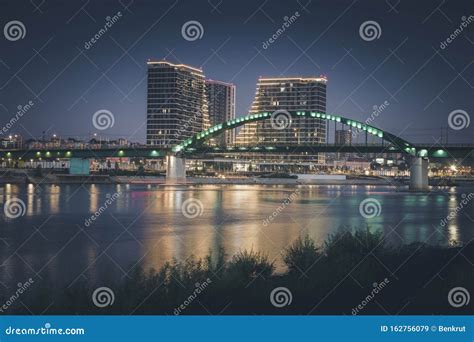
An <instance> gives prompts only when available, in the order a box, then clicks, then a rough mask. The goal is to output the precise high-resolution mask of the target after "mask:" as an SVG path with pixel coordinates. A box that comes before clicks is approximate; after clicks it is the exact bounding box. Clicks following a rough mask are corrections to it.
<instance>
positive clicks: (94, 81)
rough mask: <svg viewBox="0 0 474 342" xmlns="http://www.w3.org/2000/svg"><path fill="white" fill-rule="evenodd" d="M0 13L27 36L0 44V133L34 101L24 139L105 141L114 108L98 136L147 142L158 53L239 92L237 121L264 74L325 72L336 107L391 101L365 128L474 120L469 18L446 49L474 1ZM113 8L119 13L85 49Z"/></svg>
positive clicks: (248, 2) (22, 124) (251, 1)
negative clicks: (97, 122)
mask: <svg viewBox="0 0 474 342" xmlns="http://www.w3.org/2000/svg"><path fill="white" fill-rule="evenodd" d="M0 9H1V11H0V13H1V27H2V28H3V27H4V26H5V25H6V24H7V23H9V22H10V21H12V20H18V21H20V22H22V23H23V24H24V26H25V28H26V35H25V37H24V38H23V39H19V40H16V41H10V40H8V39H6V37H5V35H4V34H3V35H2V36H0V104H1V105H0V124H1V125H2V126H3V125H4V124H5V123H6V122H7V121H9V120H10V118H11V117H12V116H14V115H15V111H16V108H17V106H18V105H24V104H26V103H28V102H29V101H30V100H31V101H33V102H34V106H33V107H32V108H31V109H30V110H29V111H28V112H27V113H26V114H24V115H23V117H22V118H21V120H19V121H18V122H17V123H15V125H14V126H13V127H12V128H11V129H10V130H9V133H21V134H22V135H24V136H25V137H26V138H28V137H29V136H30V134H31V135H34V136H40V135H41V132H42V131H47V132H48V133H51V134H52V133H57V134H59V135H61V136H81V137H85V136H87V135H88V134H91V133H93V132H99V131H97V130H95V129H94V127H93V125H92V115H93V114H94V113H95V112H96V111H97V110H100V109H107V110H109V111H111V112H112V113H113V115H114V117H115V124H114V127H112V128H109V129H108V130H106V131H101V132H100V134H102V135H104V136H110V137H113V136H126V137H131V138H130V139H131V140H134V141H141V142H143V141H144V138H145V126H144V124H145V119H146V82H145V77H146V64H145V63H146V60H147V59H148V58H154V59H161V58H164V57H166V59H168V60H170V61H172V62H182V63H185V64H190V65H194V66H198V67H200V66H201V67H203V69H204V72H205V74H206V76H207V77H208V78H212V79H218V80H223V81H227V82H232V83H234V84H235V85H236V86H237V113H238V115H244V114H246V112H247V110H248V107H249V106H250V104H251V102H252V99H253V95H254V93H255V84H256V80H257V78H258V77H259V76H260V75H262V76H312V75H316V76H319V75H321V74H324V75H327V77H328V78H329V82H328V106H327V108H328V112H334V113H338V114H340V115H343V116H347V117H352V118H355V119H359V120H361V121H365V120H366V119H367V118H369V117H370V116H371V113H372V111H373V106H374V105H381V104H383V103H384V102H385V101H387V102H388V103H389V105H388V106H386V108H385V109H384V110H383V111H382V113H380V115H378V117H375V118H374V120H373V121H372V122H371V124H372V125H374V126H378V127H380V128H382V129H386V130H388V131H390V132H392V133H395V134H397V133H399V132H403V134H402V135H403V136H404V137H405V138H406V139H408V140H412V141H414V142H416V141H424V142H433V143H434V142H435V140H434V139H435V138H439V135H440V128H441V127H448V115H449V113H450V112H452V111H453V110H458V109H460V110H463V111H465V112H466V113H467V114H468V116H469V119H470V117H471V116H472V115H473V113H474V101H473V98H474V88H473V86H474V63H473V56H474V21H472V22H470V23H468V24H467V25H466V27H463V31H462V32H461V33H460V34H457V35H456V37H455V39H454V40H453V41H452V42H451V43H449V44H447V46H446V47H445V48H444V49H441V48H440V44H441V42H443V41H445V40H446V39H447V38H448V37H449V36H450V35H451V34H453V33H454V32H455V30H456V29H458V28H459V27H460V26H461V24H462V22H463V16H464V17H465V18H469V16H470V15H474V11H473V9H474V6H473V2H472V1H467V0H466V1H449V2H446V3H445V4H442V1H418V0H417V1H413V0H401V1H395V0H391V1H380V0H378V1H375V0H373V1H362V0H360V1H351V0H349V1H345V0H338V1H331V2H329V1H316V0H312V1H309V0H299V1H272V0H268V1H265V0H262V1H260V0H239V1H228V0H227V1H226V0H224V1H223V0H211V1H207V0H205V1H183V0H179V1H144V0H129V1H126V0H121V1H117V0H107V1H90V2H87V1H85V0H83V1H75V0H73V1H56V0H44V1H40V0H33V1H31V2H30V1H29V0H14V1H13V0H12V1H4V0H2V1H0ZM119 11H120V12H121V14H122V16H121V18H119V20H118V21H117V22H116V23H114V24H113V25H112V27H110V28H109V29H108V31H107V32H106V33H105V34H104V35H102V36H101V37H100V39H99V40H98V41H97V42H96V43H94V44H93V45H92V47H91V48H90V49H88V50H87V49H85V47H84V45H85V43H86V42H88V41H90V39H91V38H92V37H93V36H94V35H95V34H96V33H98V32H99V30H100V29H101V28H103V27H104V25H105V23H106V17H107V16H111V17H112V16H114V15H115V14H116V13H117V12H119ZM297 11H298V13H299V17H298V18H297V20H296V21H295V22H294V23H292V24H291V25H290V26H289V27H288V28H287V29H286V31H285V32H284V33H283V34H282V35H280V36H279V37H278V39H277V40H276V41H275V42H274V43H272V44H270V46H269V47H268V48H267V49H263V47H262V44H263V42H265V41H267V40H268V39H269V38H270V37H271V36H272V35H273V34H275V33H276V31H277V30H278V29H279V28H281V26H282V25H283V23H284V22H285V19H284V17H285V16H288V17H290V16H291V15H293V14H294V13H295V12H297ZM190 20H196V21H198V22H199V23H200V24H201V25H202V27H203V30H204V32H203V36H202V38H201V39H197V40H195V41H187V40H185V39H184V38H183V37H182V34H181V28H182V26H183V24H184V23H186V22H187V21H190ZM366 21H375V22H377V23H378V25H379V26H380V28H381V34H380V37H379V38H378V39H374V40H371V41H366V40H364V39H362V38H361V36H360V34H359V28H360V26H361V24H362V23H364V22H366ZM2 33H3V30H2ZM473 127H474V123H471V124H470V125H469V127H466V128H464V129H462V130H453V129H449V140H450V142H472V141H473V139H472V135H473V132H474V129H473Z"/></svg>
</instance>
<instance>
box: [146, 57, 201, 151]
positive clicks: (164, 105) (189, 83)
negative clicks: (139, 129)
mask: <svg viewBox="0 0 474 342" xmlns="http://www.w3.org/2000/svg"><path fill="white" fill-rule="evenodd" d="M147 64H148V94H147V132H146V143H147V145H157V146H160V147H171V146H173V145H175V144H178V143H180V142H182V141H183V140H185V139H187V138H189V137H191V136H192V135H194V134H195V133H197V132H200V131H202V130H204V129H206V128H208V127H209V113H208V104H207V96H206V83H205V77H204V74H203V72H202V70H201V69H198V68H194V67H191V66H188V65H184V64H172V63H169V62H167V61H149V62H148V63H147Z"/></svg>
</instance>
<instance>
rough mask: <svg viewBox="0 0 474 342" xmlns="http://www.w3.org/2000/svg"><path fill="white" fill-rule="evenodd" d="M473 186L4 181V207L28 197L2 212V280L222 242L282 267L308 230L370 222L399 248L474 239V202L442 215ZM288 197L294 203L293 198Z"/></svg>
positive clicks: (64, 277)
mask: <svg viewBox="0 0 474 342" xmlns="http://www.w3.org/2000/svg"><path fill="white" fill-rule="evenodd" d="M471 192H474V188H473V187H453V188H436V189H434V190H433V191H432V192H431V193H429V194H426V193H409V192H406V191H402V190H401V189H397V188H395V187H388V186H387V187H385V186H350V185H348V186H293V187H292V186H261V185H203V186H187V187H163V186H156V185H83V186H80V185H46V186H41V187H37V186H34V185H13V184H7V185H1V186H0V201H1V202H2V207H3V203H5V202H6V201H7V200H9V199H11V198H20V199H21V200H22V201H23V202H24V203H25V212H24V215H23V216H21V217H19V218H16V219H8V218H6V217H5V215H3V212H2V215H1V218H0V225H1V226H0V265H1V270H2V272H0V277H1V279H0V281H1V282H2V283H3V284H16V283H18V282H21V281H25V280H26V279H27V278H28V277H30V276H33V275H35V276H37V277H41V278H45V279H50V280H51V281H52V282H53V283H54V284H60V283H68V284H71V283H72V282H74V281H77V279H80V278H85V279H90V280H97V279H99V278H100V277H101V276H102V275H104V274H108V273H114V274H117V273H118V274H119V275H121V276H124V275H125V274H127V272H129V270H130V269H131V268H132V267H133V266H134V265H136V264H141V265H143V266H145V267H154V268H159V267H160V266H161V265H163V263H164V262H166V261H170V260H172V259H173V258H175V259H177V260H184V259H186V258H189V257H190V256H191V255H194V256H196V257H203V256H205V255H207V254H208V253H209V252H214V251H216V250H218V249H219V248H221V247H223V248H224V249H225V251H226V253H227V254H229V255H232V254H235V253H236V252H238V251H239V250H245V249H247V250H250V249H253V250H254V251H262V252H264V253H266V254H267V255H268V256H269V257H270V258H271V259H275V260H276V264H277V266H278V268H279V270H281V269H282V263H281V251H282V249H284V248H285V247H287V246H288V244H290V243H291V242H292V241H294V240H295V239H296V238H297V237H298V236H301V235H305V234H308V235H309V236H311V237H312V238H313V239H315V240H316V241H317V242H318V243H319V244H322V243H323V241H324V240H325V239H326V238H327V237H328V234H331V233H334V232H336V231H338V230H347V229H357V228H358V229H361V228H362V229H363V228H364V227H365V226H366V225H368V226H369V227H370V229H371V230H372V231H381V232H383V233H384V234H385V236H386V238H387V240H388V241H389V242H390V243H393V244H401V243H411V242H415V241H424V242H428V243H430V244H441V245H447V244H448V243H450V241H458V242H467V241H469V240H471V239H472V238H473V237H474V227H473V221H472V219H473V218H474V208H473V204H472V203H471V202H470V203H469V204H468V205H467V206H465V207H464V208H463V209H462V210H461V211H459V212H458V213H457V214H456V215H455V216H454V217H453V218H452V219H450V220H448V221H446V222H447V223H446V224H445V225H441V221H442V220H443V218H446V217H447V215H448V214H449V213H450V212H451V211H455V209H456V207H457V206H459V205H460V201H461V200H462V199H463V198H464V197H463V196H465V195H466V194H469V193H471ZM116 193H118V194H120V195H119V196H118V197H117V198H115V197H114V194H116ZM190 198H193V199H195V200H193V201H195V203H198V204H199V202H197V201H196V200H199V201H200V203H202V208H203V210H202V213H201V215H199V216H197V217H195V218H188V217H186V216H185V215H183V213H182V206H183V203H184V202H185V201H186V200H188V199H190ZM287 198H291V199H292V200H291V201H290V203H288V201H287V202H286V204H284V201H285V199H287ZM367 198H373V199H376V200H377V201H378V202H379V203H380V208H381V211H380V214H379V215H378V216H376V217H374V218H368V219H367V218H364V217H363V216H362V215H361V214H360V212H359V205H360V203H361V201H363V200H365V199H367ZM107 200H108V201H109V203H111V204H109V205H108V204H105V203H106V202H107ZM105 206H107V209H105V210H104V211H103V212H102V213H101V214H100V215H99V217H98V218H97V219H96V220H95V221H90V222H91V224H89V225H88V226H87V224H86V220H87V219H88V218H90V217H91V215H92V214H93V213H94V212H96V211H98V210H99V211H100V210H101V209H100V208H101V207H105ZM103 209H104V208H103ZM197 209H198V211H199V210H200V208H199V207H197ZM188 216H189V215H188ZM269 217H273V220H268V218H269ZM265 220H267V221H266V223H267V224H265V223H264V222H265Z"/></svg>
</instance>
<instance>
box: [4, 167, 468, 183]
mask: <svg viewBox="0 0 474 342" xmlns="http://www.w3.org/2000/svg"><path fill="white" fill-rule="evenodd" d="M305 176H309V175H305ZM314 177H315V178H310V177H304V178H297V179H294V178H264V177H226V178H223V177H204V176H203V177H187V178H186V181H185V182H176V183H175V182H167V181H166V178H165V177H164V176H111V175H97V174H92V175H87V176H86V175H84V176H80V175H69V174H56V173H47V174H45V175H42V176H41V177H39V176H35V175H34V174H33V173H32V172H28V171H26V170H25V171H17V172H11V171H9V172H7V173H5V174H4V175H3V176H0V184H150V185H163V186H166V185H183V186H186V185H196V184H199V185H205V184H211V185H215V184H223V185H232V184H235V185H240V184H241V185H251V184H256V185H304V184H308V185H395V186H405V185H408V183H409V177H404V178H396V177H380V176H364V175H360V176H354V175H345V176H343V177H341V176H340V175H334V176H332V175H324V177H321V176H319V177H318V175H314ZM343 178H345V179H343ZM470 184H474V177H472V178H467V177H458V178H454V177H453V178H441V177H432V178H430V185H431V186H456V185H470Z"/></svg>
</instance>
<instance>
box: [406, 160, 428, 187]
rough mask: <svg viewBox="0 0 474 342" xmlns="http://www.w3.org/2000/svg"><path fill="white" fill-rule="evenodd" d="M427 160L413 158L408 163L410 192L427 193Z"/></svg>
mask: <svg viewBox="0 0 474 342" xmlns="http://www.w3.org/2000/svg"><path fill="white" fill-rule="evenodd" d="M428 163H429V161H428V159H424V158H422V157H413V158H412V160H411V163H410V187H409V188H410V190H415V191H427V190H428V189H429V186H428Z"/></svg>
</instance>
